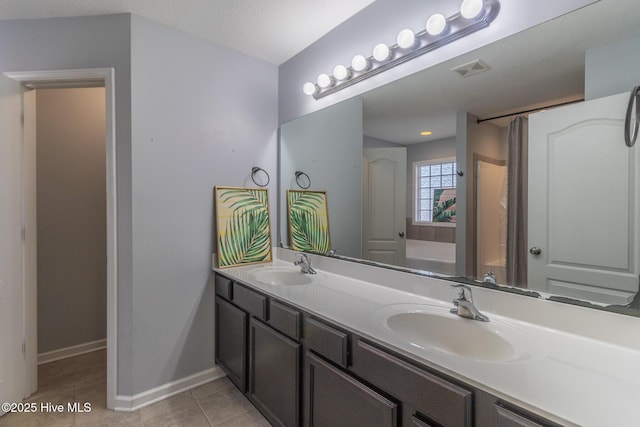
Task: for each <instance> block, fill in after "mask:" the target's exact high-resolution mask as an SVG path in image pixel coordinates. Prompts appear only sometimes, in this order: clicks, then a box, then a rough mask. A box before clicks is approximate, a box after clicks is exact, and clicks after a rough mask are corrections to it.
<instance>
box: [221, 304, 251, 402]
mask: <svg viewBox="0 0 640 427" xmlns="http://www.w3.org/2000/svg"><path fill="white" fill-rule="evenodd" d="M215 308H216V324H215V331H216V332H215V334H216V336H215V345H216V363H217V364H218V365H220V366H222V367H223V369H224V370H225V372H226V373H227V375H228V376H229V379H230V380H231V381H232V382H233V383H234V384H235V385H236V386H237V387H238V388H239V389H240V390H242V391H243V392H244V391H246V390H247V319H248V316H247V314H246V313H245V312H244V311H242V310H240V309H239V308H237V307H235V306H234V305H232V304H230V303H228V302H227V301H225V300H223V299H222V298H216V303H215Z"/></svg>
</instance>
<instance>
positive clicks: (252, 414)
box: [219, 409, 271, 427]
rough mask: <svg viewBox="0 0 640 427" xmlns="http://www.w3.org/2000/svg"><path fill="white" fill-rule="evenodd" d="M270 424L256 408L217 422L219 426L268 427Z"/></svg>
mask: <svg viewBox="0 0 640 427" xmlns="http://www.w3.org/2000/svg"><path fill="white" fill-rule="evenodd" d="M270 426H271V424H269V422H268V421H267V420H266V419H265V418H264V417H263V416H262V414H261V413H260V412H258V410H257V409H252V410H250V411H249V412H245V413H244V414H241V415H238V416H237V417H234V418H232V419H231V420H229V421H225V422H224V423H222V424H219V427H270Z"/></svg>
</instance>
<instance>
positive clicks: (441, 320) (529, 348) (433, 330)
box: [377, 304, 541, 362]
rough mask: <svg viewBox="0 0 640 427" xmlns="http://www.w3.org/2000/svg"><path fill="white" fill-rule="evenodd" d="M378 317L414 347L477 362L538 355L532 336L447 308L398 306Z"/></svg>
mask: <svg viewBox="0 0 640 427" xmlns="http://www.w3.org/2000/svg"><path fill="white" fill-rule="evenodd" d="M377 317H379V318H380V319H381V320H383V321H384V326H385V328H386V329H387V331H388V332H391V333H392V334H394V335H395V336H397V337H398V338H400V339H401V340H403V341H405V342H406V343H408V344H410V345H412V346H414V347H418V348H421V349H428V350H436V351H440V352H444V353H448V354H451V355H455V356H458V357H463V358H467V359H473V360H476V361H483V362H514V361H523V360H528V359H531V358H533V357H535V356H537V355H539V354H540V352H541V349H540V347H539V346H538V345H537V344H536V343H535V342H534V341H533V340H532V338H531V337H529V336H528V335H527V334H525V333H524V332H522V331H520V330H519V329H518V328H515V327H514V326H511V325H510V324H508V323H507V322H504V321H502V320H496V319H495V318H494V319H491V321H490V322H479V321H477V320H470V319H465V318H462V317H459V316H457V315H455V314H452V313H450V312H449V308H448V307H442V306H436V305H433V306H431V305H426V304H425V305H420V304H397V305H393V306H386V307H382V309H380V310H379V312H378V313H377ZM490 317H491V316H490ZM494 317H495V316H494Z"/></svg>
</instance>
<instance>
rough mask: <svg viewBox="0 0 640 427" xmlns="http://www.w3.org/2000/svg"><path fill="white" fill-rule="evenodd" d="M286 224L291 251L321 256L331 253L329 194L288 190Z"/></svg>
mask: <svg viewBox="0 0 640 427" xmlns="http://www.w3.org/2000/svg"><path fill="white" fill-rule="evenodd" d="M287 221H288V224H289V246H290V247H291V249H292V250H294V251H302V252H313V253H319V254H326V253H328V252H329V250H331V233H330V231H329V207H328V203H327V192H326V191H309V190H287Z"/></svg>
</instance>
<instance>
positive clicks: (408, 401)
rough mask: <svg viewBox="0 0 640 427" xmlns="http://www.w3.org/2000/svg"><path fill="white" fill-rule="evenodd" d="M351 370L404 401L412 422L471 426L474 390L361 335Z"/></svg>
mask: <svg viewBox="0 0 640 427" xmlns="http://www.w3.org/2000/svg"><path fill="white" fill-rule="evenodd" d="M352 360H353V366H352V367H351V370H352V371H353V372H354V373H355V374H356V375H358V376H359V377H360V378H362V379H364V380H366V381H367V382H370V383H371V384H373V385H375V386H377V387H380V388H381V389H383V390H385V391H386V392H388V393H390V394H391V395H392V396H394V397H396V398H397V399H398V400H399V401H400V402H402V408H403V419H404V421H405V424H408V425H411V424H409V423H413V424H416V425H421V424H420V423H423V424H424V425H442V426H447V427H470V426H471V425H472V422H473V418H472V416H473V414H472V405H473V391H472V390H470V389H467V388H464V387H461V386H460V385H458V384H454V383H452V382H451V381H448V380H445V379H444V378H442V377H440V376H436V375H434V374H432V373H430V372H427V371H425V370H423V369H420V368H418V367H416V366H414V365H412V364H409V363H407V362H405V361H404V360H401V359H399V358H398V357H395V356H394V355H392V354H390V353H389V352H387V351H385V350H383V349H381V348H379V347H378V346H374V345H372V344H369V343H367V342H365V341H363V340H362V339H357V340H356V341H355V342H354V345H353V357H352Z"/></svg>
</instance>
